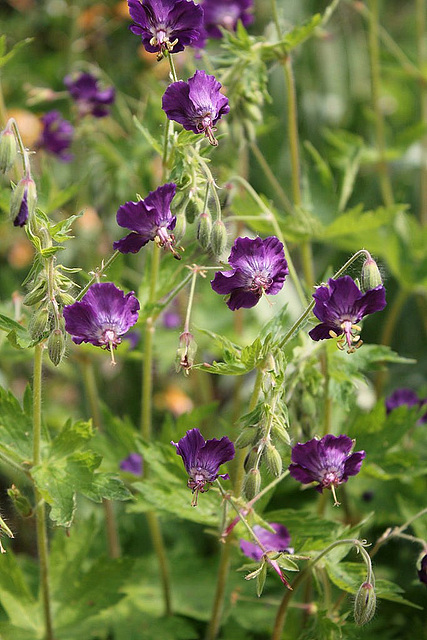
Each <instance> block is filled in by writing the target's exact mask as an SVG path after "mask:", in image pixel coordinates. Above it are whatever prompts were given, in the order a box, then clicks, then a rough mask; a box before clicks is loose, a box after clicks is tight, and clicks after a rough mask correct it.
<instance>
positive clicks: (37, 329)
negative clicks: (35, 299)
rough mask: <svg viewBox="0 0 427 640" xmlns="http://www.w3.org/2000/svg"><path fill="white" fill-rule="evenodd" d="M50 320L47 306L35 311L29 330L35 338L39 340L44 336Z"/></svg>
mask: <svg viewBox="0 0 427 640" xmlns="http://www.w3.org/2000/svg"><path fill="white" fill-rule="evenodd" d="M48 322H49V309H48V308H47V307H42V308H41V309H37V311H35V312H34V314H33V316H32V318H31V321H30V325H29V327H28V331H29V333H30V336H31V337H32V338H33V340H38V339H39V338H41V337H42V336H43V334H44V332H45V331H46V329H47V324H48Z"/></svg>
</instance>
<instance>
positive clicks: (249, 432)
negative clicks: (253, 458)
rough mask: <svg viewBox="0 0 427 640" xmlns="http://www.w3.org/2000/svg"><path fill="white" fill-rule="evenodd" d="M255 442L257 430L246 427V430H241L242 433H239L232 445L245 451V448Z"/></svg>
mask: <svg viewBox="0 0 427 640" xmlns="http://www.w3.org/2000/svg"><path fill="white" fill-rule="evenodd" d="M257 441H258V429H254V428H253V427H247V428H246V429H243V431H241V432H240V433H239V435H238V436H237V438H236V441H235V443H234V444H235V446H236V447H237V448H238V449H245V447H249V446H250V445H254V444H255V443H256V442H257Z"/></svg>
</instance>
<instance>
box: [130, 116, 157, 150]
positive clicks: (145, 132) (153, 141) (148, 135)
mask: <svg viewBox="0 0 427 640" xmlns="http://www.w3.org/2000/svg"><path fill="white" fill-rule="evenodd" d="M133 121H134V124H135V126H136V128H137V129H138V131H140V132H141V133H142V135H143V136H144V138H145V139H146V140H147V142H148V143H149V144H150V145H151V146H152V147H153V149H154V151H157V153H158V154H159V155H160V156H162V155H163V149H162V146H161V145H160V144H159V143H158V142H157V140H156V139H155V138H153V136H152V135H151V133H150V132H149V130H148V129H147V128H146V127H144V125H143V124H141V123H140V122H139V120H138V118H137V117H136V116H133Z"/></svg>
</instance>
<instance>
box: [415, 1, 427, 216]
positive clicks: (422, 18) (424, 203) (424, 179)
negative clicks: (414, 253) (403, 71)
mask: <svg viewBox="0 0 427 640" xmlns="http://www.w3.org/2000/svg"><path fill="white" fill-rule="evenodd" d="M426 8H427V7H426V0H416V22H417V48H418V66H419V68H420V69H425V66H426V62H427V47H426V41H425V37H426ZM420 93H421V96H420V98H421V121H422V123H423V124H424V125H426V124H427V85H426V83H425V82H423V83H421V85H420ZM421 145H422V146H421V149H422V153H421V176H420V180H421V203H420V221H421V224H422V225H427V135H425V134H424V136H423V139H422V143H421Z"/></svg>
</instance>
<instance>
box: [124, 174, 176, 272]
mask: <svg viewBox="0 0 427 640" xmlns="http://www.w3.org/2000/svg"><path fill="white" fill-rule="evenodd" d="M175 192H176V185H175V184H173V182H170V183H168V184H164V185H162V186H161V187H158V188H157V189H156V190H155V191H151V192H150V193H149V194H148V196H147V197H146V198H145V199H144V200H139V201H138V202H126V203H125V204H122V205H121V207H119V209H118V211H117V224H118V225H119V226H120V227H124V228H125V229H131V230H132V233H129V234H128V235H127V236H125V237H124V238H121V240H117V242H114V244H113V247H114V249H116V250H118V251H120V252H121V253H138V251H139V250H140V249H141V247H143V246H144V245H146V244H147V242H149V241H150V240H154V241H155V242H156V243H157V244H158V245H159V246H161V247H165V248H167V249H169V250H170V251H172V253H173V255H174V256H175V258H177V259H178V260H179V259H180V256H179V255H178V254H177V253H176V251H175V249H174V241H175V238H174V236H173V234H170V233H169V231H173V229H174V228H175V225H176V216H173V215H172V213H171V210H170V205H171V202H172V200H173V197H174V196H175Z"/></svg>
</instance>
